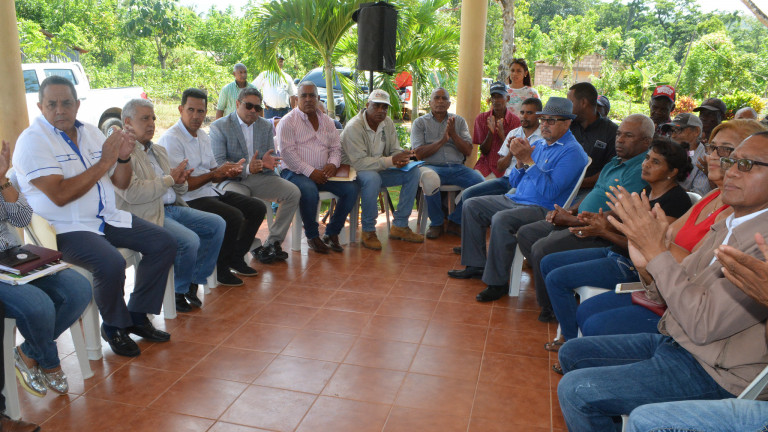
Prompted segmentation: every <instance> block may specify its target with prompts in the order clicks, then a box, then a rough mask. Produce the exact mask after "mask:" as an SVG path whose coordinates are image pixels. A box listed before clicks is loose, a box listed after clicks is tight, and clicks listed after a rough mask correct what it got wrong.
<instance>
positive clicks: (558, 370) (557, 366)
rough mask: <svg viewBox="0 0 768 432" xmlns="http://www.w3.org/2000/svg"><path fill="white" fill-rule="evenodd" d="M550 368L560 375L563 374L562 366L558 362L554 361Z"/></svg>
mask: <svg viewBox="0 0 768 432" xmlns="http://www.w3.org/2000/svg"><path fill="white" fill-rule="evenodd" d="M552 370H553V371H555V372H557V373H559V374H560V375H565V373H564V372H563V368H562V367H561V366H560V362H556V363H555V364H553V365H552Z"/></svg>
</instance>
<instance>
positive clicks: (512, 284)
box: [509, 157, 592, 297]
mask: <svg viewBox="0 0 768 432" xmlns="http://www.w3.org/2000/svg"><path fill="white" fill-rule="evenodd" d="M591 163H592V158H591V157H587V165H586V166H585V167H584V170H583V171H582V172H581V176H580V177H579V181H577V182H576V186H575V187H574V188H573V191H571V194H570V195H569V196H568V199H567V200H565V203H564V204H563V208H564V209H567V208H569V207H570V206H571V204H572V203H573V200H574V199H575V198H576V195H578V193H579V188H580V187H581V182H583V181H584V176H585V175H586V174H587V168H589V165H590V164H591ZM524 258H525V257H523V253H522V252H520V246H519V245H518V246H516V247H515V257H514V258H513V259H512V268H511V269H510V271H509V274H510V277H509V295H510V296H511V297H517V296H518V294H520V279H522V277H523V259H524Z"/></svg>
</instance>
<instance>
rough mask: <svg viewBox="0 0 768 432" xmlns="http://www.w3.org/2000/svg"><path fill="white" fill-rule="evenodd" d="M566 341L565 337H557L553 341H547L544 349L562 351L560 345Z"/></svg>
mask: <svg viewBox="0 0 768 432" xmlns="http://www.w3.org/2000/svg"><path fill="white" fill-rule="evenodd" d="M564 343H565V340H563V339H555V340H553V341H552V342H547V343H545V344H544V349H545V350H547V351H550V352H555V353H556V352H558V351H560V347H561V346H563V344H564Z"/></svg>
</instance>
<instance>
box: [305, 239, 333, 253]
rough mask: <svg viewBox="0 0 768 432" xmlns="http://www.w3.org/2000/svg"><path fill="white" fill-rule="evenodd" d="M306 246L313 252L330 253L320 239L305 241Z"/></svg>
mask: <svg viewBox="0 0 768 432" xmlns="http://www.w3.org/2000/svg"><path fill="white" fill-rule="evenodd" d="M307 244H308V245H309V248H310V249H312V250H313V251H315V252H317V253H321V254H327V253H328V252H330V250H331V249H329V248H328V246H326V245H325V243H323V241H322V240H320V237H315V238H311V239H309V240H307Z"/></svg>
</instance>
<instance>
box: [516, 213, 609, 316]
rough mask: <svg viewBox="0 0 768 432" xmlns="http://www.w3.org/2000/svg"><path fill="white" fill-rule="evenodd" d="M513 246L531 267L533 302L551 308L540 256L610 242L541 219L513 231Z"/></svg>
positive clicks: (598, 245) (606, 244)
mask: <svg viewBox="0 0 768 432" xmlns="http://www.w3.org/2000/svg"><path fill="white" fill-rule="evenodd" d="M517 245H518V246H520V252H522V253H523V256H524V257H525V258H526V259H527V260H528V264H530V265H531V268H532V269H533V280H534V284H535V286H536V301H537V302H538V303H539V306H541V307H542V308H545V309H551V308H552V303H551V302H550V301H549V294H547V285H546V283H545V282H544V276H542V274H541V268H540V265H539V264H540V263H541V259H542V258H544V257H545V256H547V255H549V254H551V253H555V252H563V251H569V250H574V249H589V248H596V247H608V246H610V245H611V243H610V242H609V241H607V240H603V239H601V238H599V237H589V238H579V237H576V236H575V235H573V234H571V232H570V231H568V228H565V227H556V226H554V225H552V224H551V223H549V222H547V221H545V220H541V221H538V222H534V223H531V224H528V225H524V226H523V227H521V228H520V229H518V230H517Z"/></svg>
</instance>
